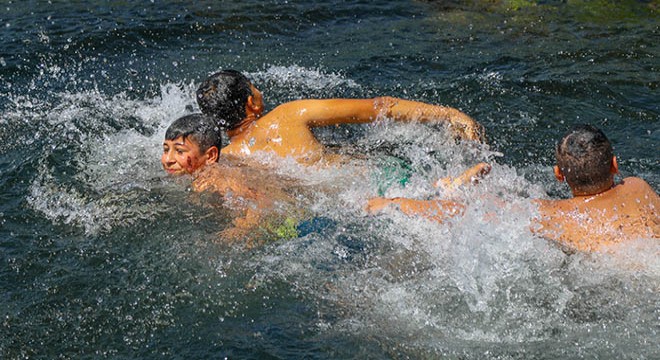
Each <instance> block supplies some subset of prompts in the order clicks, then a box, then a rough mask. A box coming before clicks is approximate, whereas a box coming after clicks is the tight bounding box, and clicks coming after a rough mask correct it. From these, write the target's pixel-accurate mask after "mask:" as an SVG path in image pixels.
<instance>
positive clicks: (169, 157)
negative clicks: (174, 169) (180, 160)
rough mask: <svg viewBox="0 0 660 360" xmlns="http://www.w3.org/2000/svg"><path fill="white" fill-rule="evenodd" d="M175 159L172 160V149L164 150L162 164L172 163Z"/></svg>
mask: <svg viewBox="0 0 660 360" xmlns="http://www.w3.org/2000/svg"><path fill="white" fill-rule="evenodd" d="M175 162H176V161H174V156H173V155H172V151H166V152H164V153H163V163H164V164H173V163H175Z"/></svg>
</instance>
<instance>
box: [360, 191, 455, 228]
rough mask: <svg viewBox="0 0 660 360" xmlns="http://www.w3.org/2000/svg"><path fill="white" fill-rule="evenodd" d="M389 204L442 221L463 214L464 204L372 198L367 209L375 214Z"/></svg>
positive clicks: (405, 211) (407, 212)
mask: <svg viewBox="0 0 660 360" xmlns="http://www.w3.org/2000/svg"><path fill="white" fill-rule="evenodd" d="M390 205H396V206H398V207H399V210H401V212H403V213H404V214H406V215H409V216H423V217H425V218H427V219H429V220H433V221H437V222H439V223H442V222H443V221H444V220H446V219H447V218H450V217H454V216H456V215H461V214H463V212H464V210H465V206H464V205H463V204H459V203H457V202H454V201H449V200H417V199H407V198H391V199H388V198H381V197H377V198H373V199H370V200H369V202H368V204H367V209H366V210H367V211H368V212H370V213H372V214H375V213H378V212H380V211H382V210H383V209H385V208H386V207H388V206H390Z"/></svg>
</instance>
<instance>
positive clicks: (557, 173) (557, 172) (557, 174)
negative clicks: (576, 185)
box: [552, 165, 566, 182]
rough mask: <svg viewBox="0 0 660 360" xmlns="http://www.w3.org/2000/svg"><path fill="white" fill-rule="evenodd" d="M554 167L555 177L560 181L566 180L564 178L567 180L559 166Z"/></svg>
mask: <svg viewBox="0 0 660 360" xmlns="http://www.w3.org/2000/svg"><path fill="white" fill-rule="evenodd" d="M552 169H553V170H554V173H555V178H557V180H558V181H559V182H564V180H566V179H565V178H564V174H563V173H562V172H561V169H560V168H559V166H557V165H555V166H554V167H553V168H552Z"/></svg>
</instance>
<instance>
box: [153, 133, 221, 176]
mask: <svg viewBox="0 0 660 360" xmlns="http://www.w3.org/2000/svg"><path fill="white" fill-rule="evenodd" d="M160 162H161V163H162V164H163V169H165V171H167V173H168V174H171V175H183V174H192V173H193V172H194V171H195V170H197V169H199V168H200V167H202V166H204V165H205V164H207V163H208V162H210V159H209V152H208V151H206V152H202V151H201V150H200V149H199V146H198V145H197V143H196V142H194V141H191V139H190V137H186V138H185V139H184V137H183V136H179V137H178V138H176V139H174V140H165V141H164V142H163V156H161V158H160Z"/></svg>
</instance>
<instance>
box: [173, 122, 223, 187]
mask: <svg viewBox="0 0 660 360" xmlns="http://www.w3.org/2000/svg"><path fill="white" fill-rule="evenodd" d="M220 148H222V138H221V136H220V129H218V127H217V125H216V124H215V123H214V122H213V121H212V120H211V119H209V118H208V117H206V116H204V115H202V114H191V115H186V116H183V117H180V118H178V119H176V120H175V121H174V122H173V123H172V124H171V125H170V127H169V128H168V129H167V131H166V132H165V141H164V142H163V155H162V156H161V159H160V161H161V163H162V164H163V168H164V169H165V171H167V172H168V173H170V174H174V175H181V174H191V173H193V172H194V171H195V170H197V169H199V168H201V167H202V166H204V165H208V164H211V163H214V162H217V161H218V157H219V153H220Z"/></svg>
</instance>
